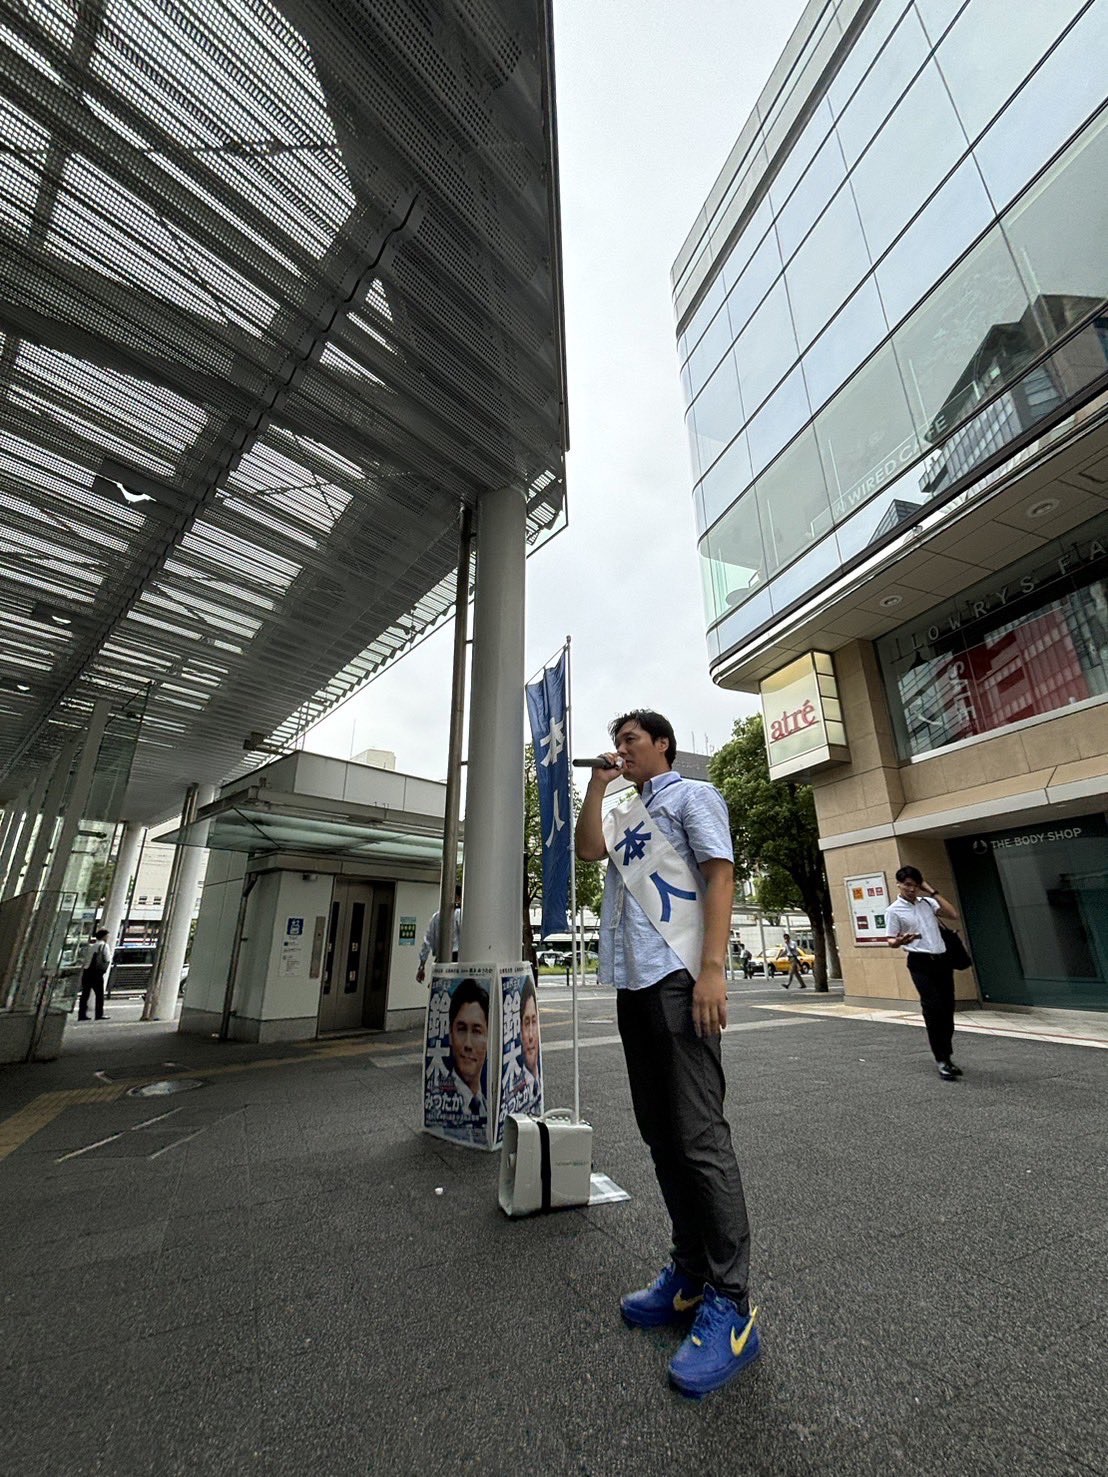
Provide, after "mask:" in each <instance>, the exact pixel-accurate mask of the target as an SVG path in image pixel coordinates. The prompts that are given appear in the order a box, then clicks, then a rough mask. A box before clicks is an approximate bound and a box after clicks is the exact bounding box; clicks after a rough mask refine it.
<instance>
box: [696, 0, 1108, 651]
mask: <svg viewBox="0 0 1108 1477" xmlns="http://www.w3.org/2000/svg"><path fill="white" fill-rule="evenodd" d="M790 48H791V49H790V52H789V53H787V54H786V57H785V58H783V61H782V65H781V66H780V67H779V69H778V73H777V74H775V78H774V79H771V81H772V84H773V89H774V90H773V94H772V98H771V100H770V102H769V103H766V102H765V97H766V95H763V104H760V105H759V111H758V112H757V113H756V115H755V118H754V119H752V120H751V124H749V125H748V127H747V129H746V130H745V132H744V134H743V136H742V138H740V140H739V143H738V144H737V145H736V149H735V151H733V154H732V158H731V160H730V161H729V163H728V167H727V169H726V170H725V171H724V174H723V175H721V178H720V182H719V184H718V185H717V187H716V189H715V190H714V191H713V195H712V197H711V198H710V199H709V201H708V203H707V204H706V206H705V208H704V211H703V212H702V213H701V218H700V220H699V221H698V223H697V225H696V227H695V228H694V230H693V232H692V233H691V234H690V237H689V240H688V242H687V243H686V246H685V248H684V249H683V251H682V254H681V256H680V257H679V259H678V262H677V265H676V267H675V271H674V291H675V304H676V310H677V316H678V347H679V356H680V360H681V375H682V381H683V385H684V391H685V397H686V402H687V406H688V411H687V427H688V437H689V445H690V453H691V461H692V469H693V484H694V492H693V496H694V501H695V512H696V523H697V532H698V538H699V552H700V556H701V569H702V575H703V588H704V600H705V608H706V616H707V629H708V644H709V658H710V662H711V664H712V666H713V670H714V673H715V675H717V676H719V675H721V674H722V673H723V672H724V671H725V670H726V669H727V666H728V661H729V659H732V660H733V658H734V657H735V655H736V654H738V653H741V651H742V649H743V648H744V646H746V645H748V644H749V643H750V642H752V641H754V640H756V639H758V638H759V637H760V636H761V635H763V634H764V633H765V632H767V631H772V629H773V628H774V626H775V625H776V624H777V623H779V622H780V621H781V620H782V618H784V617H786V616H787V615H788V614H789V613H790V612H791V611H793V610H794V609H795V608H796V607H797V606H798V604H799V603H800V602H802V601H806V600H809V599H811V597H812V595H813V594H814V593H818V591H819V590H820V588H821V587H823V586H825V585H829V584H830V582H831V581H832V580H834V579H835V578H836V577H838V576H839V575H840V574H841V572H842V571H843V570H844V569H849V568H851V566H852V565H857V564H860V563H861V562H862V561H864V560H865V559H867V558H868V557H869V556H870V555H872V554H873V553H874V551H876V550H878V549H880V548H881V547H882V545H883V544H884V543H887V542H889V541H891V540H892V539H893V538H895V537H896V535H897V525H898V524H901V523H903V522H904V521H905V520H906V519H909V518H912V519H915V518H918V516H919V513H918V510H919V509H920V508H922V507H927V506H930V507H936V508H937V507H939V506H941V504H942V503H943V501H944V500H949V499H952V498H954V497H956V496H958V495H959V493H961V492H964V490H965V489H966V488H967V487H968V486H971V485H972V484H973V482H974V479H975V478H980V477H981V475H982V473H983V471H985V470H987V469H988V468H989V467H991V466H992V465H994V464H995V463H996V461H997V460H998V459H1000V458H1003V456H1004V455H1005V454H1010V453H1011V452H1012V451H1014V450H1016V449H1017V448H1018V447H1019V446H1020V445H1021V444H1022V443H1023V442H1024V441H1026V440H1027V439H1028V438H1030V437H1032V436H1034V435H1040V434H1041V433H1042V432H1043V431H1044V430H1045V429H1047V428H1049V426H1050V425H1051V424H1052V423H1053V422H1055V421H1058V420H1060V419H1061V418H1062V417H1064V416H1065V415H1067V414H1071V413H1072V412H1073V411H1074V409H1075V408H1077V407H1079V406H1081V405H1082V404H1083V403H1086V402H1088V401H1089V400H1090V399H1091V398H1092V397H1093V396H1094V395H1096V394H1098V393H1100V392H1101V391H1103V390H1104V388H1105V385H1106V384H1108V314H1106V311H1105V300H1106V299H1108V191H1106V190H1105V188H1104V182H1105V180H1108V109H1106V106H1105V104H1106V99H1108V73H1106V72H1105V69H1104V66H1103V61H1102V58H1103V57H1104V56H1105V55H1106V54H1108V0H1051V3H1050V4H1043V3H1038V0H1015V3H1013V0H911V3H906V0H877V3H870V4H864V3H857V0H844V3H842V4H838V5H836V4H833V3H828V4H826V5H823V6H820V5H816V4H814V5H811V6H809V9H808V12H806V14H805V18H804V19H803V20H802V22H801V26H800V27H799V28H798V31H797V33H796V35H795V36H794V38H793V42H792V43H790ZM1060 223H1064V225H1062V226H1061V228H1060ZM901 532H903V530H901Z"/></svg>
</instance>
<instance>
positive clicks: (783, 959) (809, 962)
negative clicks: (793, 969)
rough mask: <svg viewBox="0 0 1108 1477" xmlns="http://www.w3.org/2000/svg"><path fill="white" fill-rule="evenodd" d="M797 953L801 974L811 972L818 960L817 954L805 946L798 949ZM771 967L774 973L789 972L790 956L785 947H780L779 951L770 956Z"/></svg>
mask: <svg viewBox="0 0 1108 1477" xmlns="http://www.w3.org/2000/svg"><path fill="white" fill-rule="evenodd" d="M797 954H798V963H799V965H800V972H801V974H810V973H811V971H812V966H813V965H814V964H815V962H816V956H815V955H814V954H813V953H812V951H811V950H810V949H804V948H801V949H798V950H797ZM769 968H770V972H771V973H772V974H788V972H789V956H788V954H787V953H786V952H785V950H784V948H780V949H778V951H777V953H776V954H774V955H773V956H772V957H771V958H770V960H769Z"/></svg>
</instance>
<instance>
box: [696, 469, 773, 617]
mask: <svg viewBox="0 0 1108 1477" xmlns="http://www.w3.org/2000/svg"><path fill="white" fill-rule="evenodd" d="M699 552H700V573H701V578H702V581H703V585H704V606H705V609H706V611H707V612H708V618H709V622H711V621H716V620H718V619H719V618H720V616H723V615H726V614H727V612H728V611H729V610H733V609H734V607H735V606H736V605H741V604H742V603H743V601H744V600H746V599H747V598H748V597H749V596H750V595H752V594H753V593H754V590H755V588H756V587H757V586H758V585H759V584H760V583H761V581H762V579H763V577H764V572H763V568H762V533H761V528H760V526H759V523H758V506H757V502H756V500H755V497H754V490H753V488H752V489H751V490H750V491H749V492H748V493H747V494H746V496H745V497H742V498H740V499H739V501H738V502H737V503H736V504H735V506H734V507H733V508H732V509H731V511H730V512H729V513H728V514H727V516H726V518H722V519H721V520H720V522H719V523H717V524H716V526H715V528H713V529H712V530H711V532H710V533H709V534H708V536H707V537H706V538H704V539H701V541H700V551H699Z"/></svg>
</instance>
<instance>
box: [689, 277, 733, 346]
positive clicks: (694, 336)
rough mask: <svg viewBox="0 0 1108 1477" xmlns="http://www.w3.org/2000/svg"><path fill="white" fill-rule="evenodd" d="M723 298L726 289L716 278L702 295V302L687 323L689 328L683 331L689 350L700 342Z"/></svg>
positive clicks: (720, 279) (721, 280)
mask: <svg viewBox="0 0 1108 1477" xmlns="http://www.w3.org/2000/svg"><path fill="white" fill-rule="evenodd" d="M725 296H726V289H725V288H724V285H723V279H722V278H721V277H717V278H716V279H715V280H714V281H713V283H712V285H711V286H710V287H709V288H708V291H707V292H706V293H705V294H704V301H703V302H702V303H701V304H700V306H699V307H698V308H697V310H696V312H695V313H694V314H693V316H692V318H691V319H690V321H689V326H688V328H686V330H685V339H686V342H687V343H688V344H689V345H690V348H695V347H696V345H697V344H698V343H699V342H700V339H701V338H702V337H703V335H704V331H705V329H706V328H707V327H708V324H709V323H711V321H712V319H713V318H714V317H715V316H716V314H717V313H718V312H719V309H720V307H721V306H722V303H723V299H724V297H725Z"/></svg>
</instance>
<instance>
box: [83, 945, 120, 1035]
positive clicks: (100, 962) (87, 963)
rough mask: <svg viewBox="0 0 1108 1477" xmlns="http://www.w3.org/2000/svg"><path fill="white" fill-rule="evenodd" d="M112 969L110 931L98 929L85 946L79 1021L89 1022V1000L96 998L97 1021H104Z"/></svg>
mask: <svg viewBox="0 0 1108 1477" xmlns="http://www.w3.org/2000/svg"><path fill="white" fill-rule="evenodd" d="M111 967H112V948H111V945H110V944H109V943H108V930H107V929H106V928H98V929H97V930H96V932H95V933H94V934H93V936H92V938H91V939H90V940H89V942H88V943H87V944H86V945H85V951H84V953H83V954H82V956H81V998H80V1002H79V1004H78V1006H77V1019H78V1020H79V1021H87V1020H88V1000H89V996H90V995H95V996H96V1019H97V1020H98V1021H102V1020H103V1019H104V982H105V980H106V979H107V978H108V970H109V969H111Z"/></svg>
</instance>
